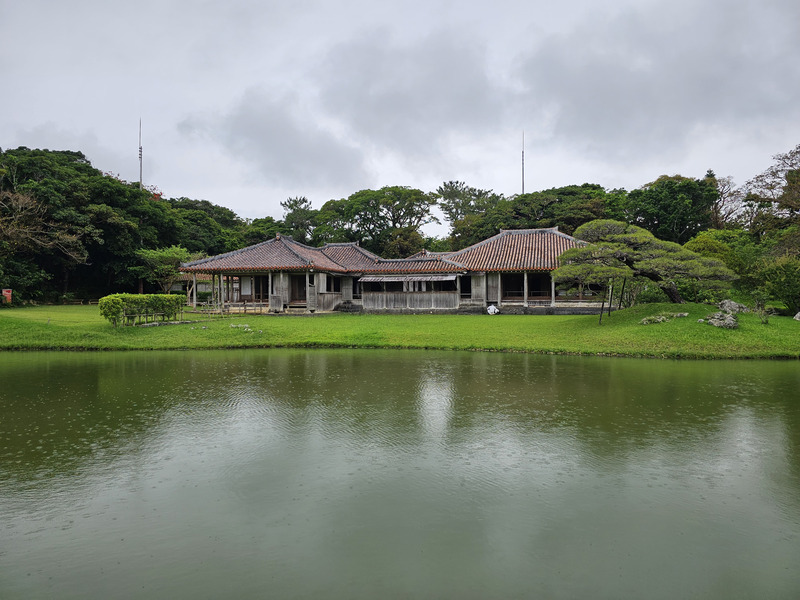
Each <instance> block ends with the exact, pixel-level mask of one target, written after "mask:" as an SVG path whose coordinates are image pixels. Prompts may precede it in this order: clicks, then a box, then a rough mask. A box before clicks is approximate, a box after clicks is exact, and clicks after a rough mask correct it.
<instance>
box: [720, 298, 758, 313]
mask: <svg viewBox="0 0 800 600" xmlns="http://www.w3.org/2000/svg"><path fill="white" fill-rule="evenodd" d="M717 307H718V308H719V309H720V310H721V311H723V312H727V313H730V314H732V315H735V314H737V313H740V312H750V309H749V308H747V307H746V306H745V305H744V304H739V303H738V302H734V301H733V300H723V301H722V302H720V303H719V304H717Z"/></svg>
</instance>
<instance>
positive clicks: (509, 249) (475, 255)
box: [447, 228, 585, 271]
mask: <svg viewBox="0 0 800 600" xmlns="http://www.w3.org/2000/svg"><path fill="white" fill-rule="evenodd" d="M584 244H585V242H582V241H580V240H578V239H576V238H574V237H572V236H570V235H567V234H565V233H561V232H560V231H558V229H557V228H552V229H508V230H503V231H501V232H500V233H498V234H497V235H495V236H493V237H490V238H489V239H486V240H483V241H482V242H478V243H477V244H474V245H472V246H468V247H467V248H464V249H463V250H459V251H457V252H452V253H450V254H448V255H447V257H448V259H450V260H452V261H455V262H458V263H461V264H463V265H464V266H465V267H466V268H467V269H469V270H470V271H550V270H552V269H555V268H557V267H558V257H559V256H560V255H561V253H562V252H564V251H565V250H568V249H570V248H575V247H577V246H582V245H584Z"/></svg>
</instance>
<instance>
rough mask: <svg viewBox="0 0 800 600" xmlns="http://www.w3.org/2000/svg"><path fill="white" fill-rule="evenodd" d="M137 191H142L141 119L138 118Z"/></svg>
mask: <svg viewBox="0 0 800 600" xmlns="http://www.w3.org/2000/svg"><path fill="white" fill-rule="evenodd" d="M139 189H142V119H141V118H139Z"/></svg>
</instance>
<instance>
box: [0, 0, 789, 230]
mask: <svg viewBox="0 0 800 600" xmlns="http://www.w3.org/2000/svg"><path fill="white" fill-rule="evenodd" d="M0 76H1V79H0V81H2V82H3V83H2V93H0V107H1V108H2V110H0V147H2V148H3V149H9V148H16V147H17V146H28V147H30V148H49V149H54V150H56V149H57V150H80V151H82V152H84V153H85V154H86V156H87V158H88V159H89V160H90V161H91V162H92V164H93V165H94V166H95V167H97V168H98V169H101V170H103V171H110V172H113V173H115V174H118V175H119V176H120V177H121V178H123V179H126V180H129V181H138V178H139V163H138V127H139V119H140V118H141V120H142V128H143V147H144V182H145V184H146V185H154V186H157V187H158V188H159V189H161V190H162V191H163V192H164V194H165V196H167V197H180V196H186V197H189V198H195V199H205V200H210V201H211V202H214V203H216V204H221V205H223V206H227V207H229V208H231V209H233V210H234V211H235V212H236V213H237V214H239V215H240V216H242V217H247V218H257V217H263V216H268V215H269V216H273V217H276V218H279V217H281V216H282V211H281V207H280V205H279V203H280V202H281V201H282V200H285V199H286V198H288V197H290V196H306V197H307V198H309V200H311V202H312V204H313V205H314V207H315V208H319V207H320V206H321V205H322V204H323V203H324V202H326V201H327V200H330V199H333V198H343V197H346V196H349V195H350V194H352V193H353V192H356V191H358V190H361V189H365V188H378V187H381V186H384V185H406V186H411V187H416V188H420V189H422V190H425V191H432V190H435V189H436V187H438V186H439V185H440V184H441V183H442V182H444V181H448V180H461V181H465V182H466V183H468V184H469V185H472V186H475V187H479V188H485V189H493V190H494V191H496V192H499V193H502V194H506V195H511V194H515V193H519V192H520V188H521V150H522V145H523V144H522V137H523V132H524V139H525V167H526V168H525V189H526V191H534V190H540V189H546V188H550V187H554V186H561V185H569V184H580V183H584V182H590V183H599V184H601V185H603V186H604V187H606V188H607V189H612V188H617V187H623V188H626V189H628V190H630V189H634V188H637V187H639V186H641V185H643V184H645V183H647V182H649V181H652V180H654V179H655V178H656V177H658V176H659V175H662V174H676V173H679V174H682V175H686V176H691V177H702V176H703V175H704V174H705V172H706V170H707V169H713V170H714V171H715V172H716V173H717V175H720V176H728V175H730V176H732V177H733V178H734V180H735V183H737V184H743V183H744V182H745V181H746V180H747V179H749V178H751V177H753V176H754V175H756V174H758V173H760V172H761V171H763V170H764V169H765V168H766V167H768V166H769V165H770V164H771V162H772V160H771V157H772V156H773V155H774V154H777V153H780V152H786V151H788V150H790V149H792V148H794V147H795V146H797V145H798V144H800V2H798V1H797V0H757V1H756V0H752V1H751V0H726V1H724V2H723V1H720V0H669V1H664V0H606V1H605V2H597V0H572V1H570V2H562V3H555V2H553V1H552V0H548V1H547V2H545V1H540V0H495V1H494V2H491V3H490V2H486V1H482V2H477V1H474V0H458V1H456V0H452V1H448V0H421V1H417V0H402V1H395V0H292V1H275V0H261V1H257V0H226V1H216V2H208V1H204V0H194V1H189V0H175V1H171V0H137V1H135V2H130V1H125V2H121V1H117V0H72V1H70V2H64V1H62V0H25V1H24V2H22V1H19V0H0Z"/></svg>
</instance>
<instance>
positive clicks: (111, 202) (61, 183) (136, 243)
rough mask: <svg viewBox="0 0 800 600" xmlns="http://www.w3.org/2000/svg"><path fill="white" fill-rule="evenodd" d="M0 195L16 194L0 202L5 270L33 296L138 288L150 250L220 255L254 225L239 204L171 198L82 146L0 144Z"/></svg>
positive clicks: (0, 259) (24, 294)
mask: <svg viewBox="0 0 800 600" xmlns="http://www.w3.org/2000/svg"><path fill="white" fill-rule="evenodd" d="M0 195H2V198H3V199H6V200H8V201H6V200H3V201H0V204H3V203H4V202H5V207H3V206H0V270H2V271H4V272H5V273H7V274H12V275H11V277H12V279H11V280H10V281H4V285H6V284H9V285H11V284H13V285H14V287H15V288H16V289H18V290H19V292H20V296H21V298H23V299H25V300H31V299H37V300H46V299H53V298H57V297H60V296H63V295H67V294H75V295H76V296H77V297H84V298H86V297H95V298H96V297H98V296H102V295H104V294H107V293H108V292H109V291H110V290H124V291H133V290H134V289H136V286H137V283H138V282H137V277H136V276H135V271H131V267H136V266H141V264H142V263H141V259H140V258H139V256H138V255H137V252H138V251H139V250H142V249H155V248H162V247H164V246H170V245H173V246H174V245H181V246H183V247H186V248H189V249H190V250H191V251H195V252H198V253H204V254H216V253H220V252H225V251H228V250H234V249H236V248H239V247H241V246H242V245H244V244H245V241H244V231H245V230H246V228H247V225H246V224H245V222H244V221H243V220H242V219H239V218H238V217H236V215H235V214H234V213H233V211H231V210H230V209H227V208H224V207H221V206H215V205H213V204H211V203H210V202H207V201H205V200H189V199H187V198H179V199H177V200H174V201H165V200H162V199H161V197H160V194H154V193H152V192H150V191H148V190H140V189H139V186H138V184H132V183H128V182H125V181H121V180H119V179H118V178H117V177H116V176H114V175H111V174H107V173H103V172H101V171H99V170H97V169H95V168H94V167H93V166H92V165H91V164H90V163H89V161H88V160H86V157H85V156H84V155H83V154H81V153H80V152H69V151H51V150H31V149H28V148H24V147H22V148H17V149H16V150H6V151H0ZM4 225H8V227H7V228H5V231H6V232H10V233H11V234H12V235H11V236H10V237H13V239H10V237H9V236H6V238H9V239H6V238H4V236H3V234H2V231H3V227H4ZM4 239H5V241H4ZM9 261H11V262H13V264H11V263H10V262H9ZM23 265H24V268H23Z"/></svg>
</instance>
